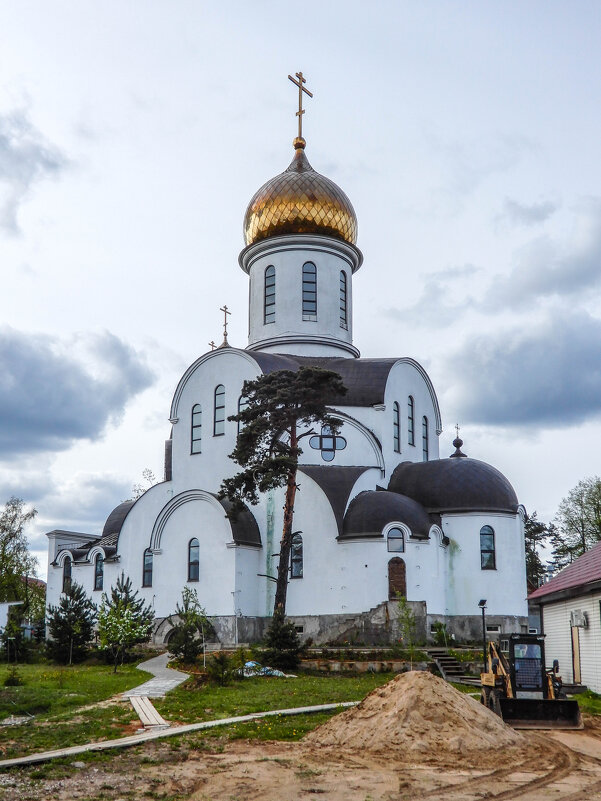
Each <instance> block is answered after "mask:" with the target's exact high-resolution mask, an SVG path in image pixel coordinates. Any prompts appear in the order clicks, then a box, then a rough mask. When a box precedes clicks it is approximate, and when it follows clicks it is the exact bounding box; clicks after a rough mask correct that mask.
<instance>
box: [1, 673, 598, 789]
mask: <svg viewBox="0 0 601 801" xmlns="http://www.w3.org/2000/svg"><path fill="white" fill-rule="evenodd" d="M407 675H408V676H409V678H399V679H398V680H394V681H392V682H390V683H389V684H388V685H386V686H385V687H383V688H379V689H378V690H375V691H374V692H373V693H371V694H370V695H369V696H368V697H367V698H366V699H365V700H364V701H363V702H362V703H361V704H360V705H359V706H358V707H356V708H355V709H352V710H348V711H347V712H343V713H341V714H340V715H337V716H335V717H334V718H332V719H331V720H330V721H328V722H327V723H326V724H324V725H323V726H321V727H320V728H318V729H316V730H315V731H314V732H312V733H311V734H310V735H308V736H307V737H305V739H304V740H303V741H301V742H296V743H278V742H267V743H257V742H248V741H244V740H238V741H235V742H231V743H230V742H228V741H227V740H226V739H225V738H224V739H222V740H219V739H216V738H210V739H208V738H206V737H203V736H202V735H201V734H200V733H199V734H194V735H184V736H182V737H181V738H177V739H176V740H170V741H158V742H154V743H148V744H146V745H145V746H143V747H137V748H135V749H131V750H129V751H123V752H120V753H118V754H116V755H114V756H112V757H108V756H106V755H105V756H103V757H101V758H99V759H98V761H86V762H72V763H70V764H68V765H66V766H64V765H53V764H52V763H48V764H47V765H41V766H38V767H37V768H36V767H32V768H28V769H26V770H19V771H14V772H10V773H4V774H0V799H2V801H47V800H48V801H50V800H52V801H129V800H130V799H144V798H149V799H163V800H164V801H259V799H260V801H298V799H301V800H302V799H307V801H308V799H310V798H315V797H316V796H319V797H321V798H324V799H328V801H414V800H417V799H432V801H437V800H438V799H440V801H442V800H443V799H444V801H446V800H447V799H449V801H476V799H478V801H480V799H495V800H496V801H501V800H502V799H506V800H507V801H514V799H519V801H543V800H544V801H549V800H551V801H555V800H557V801H595V799H601V719H600V718H589V719H588V720H586V721H585V728H584V730H582V731H562V732H560V731H556V732H553V733H551V732H530V731H529V732H526V733H517V732H514V731H513V730H511V729H509V728H508V727H507V726H505V724H504V723H502V721H501V720H500V719H499V718H496V717H495V716H494V715H492V713H489V712H488V711H487V710H485V709H483V708H482V707H481V706H480V705H479V704H477V702H475V701H473V699H470V698H468V697H466V696H461V695H460V694H459V693H457V692H456V691H455V690H453V689H452V688H451V687H449V686H448V685H445V684H444V682H442V681H441V680H438V679H433V678H432V677H429V676H428V675H426V676H424V675H423V674H422V675H417V674H413V675H411V674H407Z"/></svg>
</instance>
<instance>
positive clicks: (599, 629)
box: [543, 592, 601, 693]
mask: <svg viewBox="0 0 601 801" xmlns="http://www.w3.org/2000/svg"><path fill="white" fill-rule="evenodd" d="M600 602H601V593H598V592H597V593H592V594H590V595H582V596H580V597H578V598H569V599H567V600H565V601H556V602H555V603H550V604H545V605H544V606H543V626H544V634H545V656H546V662H547V666H548V667H550V666H551V665H552V663H553V660H554V659H558V660H559V670H560V673H561V675H562V677H563V680H564V681H565V682H568V683H571V682H573V681H574V671H573V664H572V632H571V625H570V613H571V612H575V611H576V610H581V611H583V612H586V613H587V615H588V628H579V629H578V631H579V639H580V673H581V679H582V683H583V684H586V686H587V687H588V688H589V689H591V690H593V692H596V693H601V616H600V612H599V603H600Z"/></svg>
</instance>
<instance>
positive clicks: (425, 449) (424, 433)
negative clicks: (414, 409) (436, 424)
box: [422, 416, 429, 462]
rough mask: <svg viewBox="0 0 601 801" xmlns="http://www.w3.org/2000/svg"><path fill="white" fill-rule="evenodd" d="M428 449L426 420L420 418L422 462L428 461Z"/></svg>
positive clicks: (425, 418)
mask: <svg viewBox="0 0 601 801" xmlns="http://www.w3.org/2000/svg"><path fill="white" fill-rule="evenodd" d="M428 456H429V448H428V418H427V417H425V416H424V417H422V460H423V461H424V462H427V461H428Z"/></svg>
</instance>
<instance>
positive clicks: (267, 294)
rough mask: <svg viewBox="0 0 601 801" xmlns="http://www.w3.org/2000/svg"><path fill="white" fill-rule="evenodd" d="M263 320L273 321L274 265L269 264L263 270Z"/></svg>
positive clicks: (266, 321) (265, 321)
mask: <svg viewBox="0 0 601 801" xmlns="http://www.w3.org/2000/svg"><path fill="white" fill-rule="evenodd" d="M263 322H264V323H265V324H267V323H275V267H274V266H273V264H270V265H269V267H267V269H266V270H265V289H264V293H263Z"/></svg>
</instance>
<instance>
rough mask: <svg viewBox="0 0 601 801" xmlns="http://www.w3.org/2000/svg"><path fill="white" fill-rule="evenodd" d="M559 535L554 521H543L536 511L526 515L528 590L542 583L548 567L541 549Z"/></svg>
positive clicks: (525, 536) (530, 590)
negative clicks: (542, 557) (541, 555)
mask: <svg viewBox="0 0 601 801" xmlns="http://www.w3.org/2000/svg"><path fill="white" fill-rule="evenodd" d="M556 536H557V530H556V528H555V525H554V524H553V523H548V524H547V523H543V522H542V521H541V520H539V519H538V517H537V514H536V512H533V513H532V514H531V515H526V522H525V523H524V542H525V546H526V582H527V584H528V591H529V592H533V591H534V590H535V589H536V588H537V587H538V586H539V585H540V584H541V583H542V580H543V578H544V577H545V574H546V572H547V568H546V566H545V564H544V563H543V560H542V559H541V557H540V553H539V549H540V548H541V547H544V545H546V544H547V543H552V542H553V541H554V539H555V537H556Z"/></svg>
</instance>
